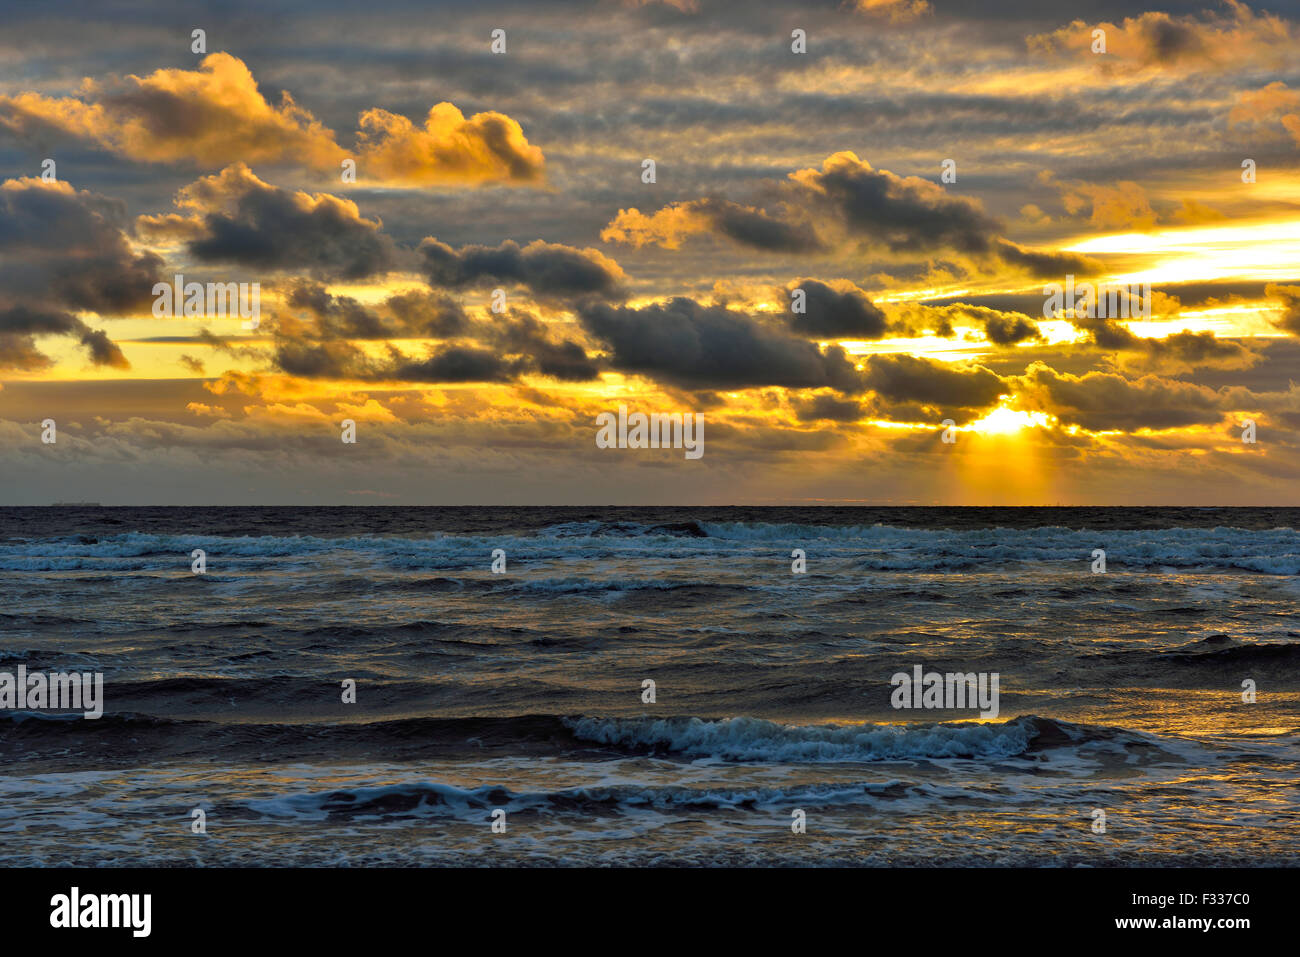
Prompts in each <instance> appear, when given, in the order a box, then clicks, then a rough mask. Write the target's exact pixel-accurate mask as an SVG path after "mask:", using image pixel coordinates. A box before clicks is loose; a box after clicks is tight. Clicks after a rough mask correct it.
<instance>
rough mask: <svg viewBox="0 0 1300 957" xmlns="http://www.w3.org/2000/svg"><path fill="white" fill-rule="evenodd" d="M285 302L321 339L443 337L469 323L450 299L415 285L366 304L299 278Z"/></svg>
mask: <svg viewBox="0 0 1300 957" xmlns="http://www.w3.org/2000/svg"><path fill="white" fill-rule="evenodd" d="M285 304H286V306H287V307H288V308H289V310H290V313H291V314H294V315H301V314H304V313H305V314H306V315H308V316H310V317H311V318H312V319H313V320H314V321H315V323H316V330H315V334H316V335H318V336H319V337H321V338H350V339H390V338H399V337H413V338H414V337H424V336H428V337H432V338H447V337H450V336H455V335H458V334H460V333H461V332H463V331H464V330H465V329H466V328H467V326H468V323H469V320H468V318H467V317H466V315H465V311H464V309H462V308H461V305H460V304H459V303H458V302H456V301H455V300H454V299H452V298H450V297H448V296H446V295H443V294H440V293H436V292H422V291H419V290H413V291H411V292H405V293H399V294H397V295H394V296H390V297H389V298H388V299H386V300H385V301H384V302H383V304H382V305H381V306H380V307H378V308H372V307H370V306H367V305H364V304H363V303H361V302H359V301H357V300H356V299H354V298H352V297H350V296H339V295H332V294H331V293H330V292H329V291H328V290H327V288H326V287H325V286H324V285H323V284H321V283H318V282H313V281H311V280H299V281H298V282H296V283H294V284H293V286H292V287H291V288H290V290H289V293H288V295H287V296H286V297H285Z"/></svg>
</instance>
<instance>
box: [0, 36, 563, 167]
mask: <svg viewBox="0 0 1300 957" xmlns="http://www.w3.org/2000/svg"><path fill="white" fill-rule="evenodd" d="M81 97H82V98H80V99H79V98H76V97H59V98H55V97H46V96H42V95H40V94H38V93H30V92H28V93H21V94H19V95H17V96H0V128H4V129H7V130H8V131H9V132H10V133H12V134H14V135H16V136H17V137H19V138H20V139H23V140H26V141H32V140H44V139H48V138H49V136H50V135H51V134H58V135H62V136H65V137H69V138H73V139H77V140H83V141H87V142H90V143H93V144H95V145H97V146H100V147H102V148H103V149H106V150H110V151H112V152H114V153H118V154H120V155H122V156H125V157H128V158H129V159H132V160H137V161H142V162H149V163H188V164H193V165H195V166H198V167H200V168H204V169H212V168H217V167H221V166H226V165H229V164H233V163H248V164H253V165H262V164H284V165H291V166H295V167H298V168H303V169H308V170H312V171H314V172H316V173H318V174H321V175H328V176H330V177H331V178H338V177H339V175H340V172H341V169H342V162H343V160H344V159H347V158H353V159H355V160H356V163H357V181H358V182H359V183H363V184H365V183H370V184H375V185H389V186H441V185H465V184H476V183H538V182H540V181H541V180H542V178H543V167H544V158H543V156H542V152H541V150H540V149H538V148H537V147H535V146H533V145H532V144H530V143H529V142H528V139H527V137H526V136H525V135H524V133H523V130H522V129H521V128H520V126H519V124H518V123H517V122H516V121H515V120H513V119H511V118H510V117H508V116H505V115H504V114H501V113H496V112H486V113H478V114H475V115H474V116H472V117H470V118H468V119H466V117H465V115H464V114H463V113H462V112H461V111H460V110H459V109H457V108H456V107H455V106H454V105H452V104H451V103H446V102H444V103H438V104H436V105H435V106H433V107H432V108H431V109H430V110H429V113H428V115H427V116H426V117H425V120H424V125H423V126H422V127H417V126H416V125H415V124H414V123H412V122H411V121H410V120H409V119H407V118H406V117H404V116H399V115H397V114H394V113H390V112H388V111H387V110H382V109H378V108H376V109H370V110H366V111H365V112H363V113H362V114H361V115H360V118H359V121H358V122H359V125H360V129H359V130H358V132H357V137H356V138H357V146H356V149H354V150H349V149H346V148H344V147H343V146H340V145H339V143H338V142H337V140H336V137H335V134H334V133H333V131H331V130H330V129H328V128H327V127H326V126H325V125H324V124H323V123H321V121H320V120H318V119H316V117H315V116H313V115H312V114H311V112H310V111H308V110H306V109H304V108H303V107H301V106H299V105H298V104H297V103H296V102H295V101H294V99H293V97H292V96H291V95H290V93H289V92H288V91H284V92H283V93H281V97H280V103H279V104H278V105H272V104H271V103H270V102H268V101H267V99H266V98H265V97H264V96H263V95H262V93H261V91H260V90H259V89H258V86H257V81H256V80H255V79H254V78H253V74H252V72H251V71H250V70H249V69H248V67H247V65H245V63H244V62H243V61H242V60H240V59H239V58H238V57H234V56H231V55H230V54H228V53H212V54H209V55H208V56H206V57H204V58H203V61H202V63H201V64H200V65H199V69H197V70H181V69H160V70H156V71H155V72H153V73H151V74H149V75H148V76H146V77H139V76H135V75H128V76H126V77H122V78H115V79H110V80H108V81H106V82H104V83H99V82H96V81H94V80H89V79H88V80H86V81H85V82H84V83H83V85H82V90H81Z"/></svg>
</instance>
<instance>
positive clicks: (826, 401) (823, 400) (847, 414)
mask: <svg viewBox="0 0 1300 957" xmlns="http://www.w3.org/2000/svg"><path fill="white" fill-rule="evenodd" d="M794 408H795V415H796V416H797V417H798V418H799V420H800V421H801V422H817V421H824V422H856V421H858V420H859V419H861V418H862V417H863V416H864V415H866V410H865V408H864V407H863V405H862V403H861V402H858V401H856V400H854V399H837V398H836V397H835V396H833V395H829V394H826V393H823V394H822V395H815V396H813V397H812V398H810V399H799V400H797V401H796V402H795V405H794Z"/></svg>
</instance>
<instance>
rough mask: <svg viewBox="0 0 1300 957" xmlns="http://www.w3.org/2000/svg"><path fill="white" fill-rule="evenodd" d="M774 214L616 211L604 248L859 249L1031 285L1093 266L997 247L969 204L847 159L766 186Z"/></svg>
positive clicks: (682, 206)
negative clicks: (691, 243) (702, 244)
mask: <svg viewBox="0 0 1300 957" xmlns="http://www.w3.org/2000/svg"><path fill="white" fill-rule="evenodd" d="M767 189H768V192H770V193H773V194H775V196H776V197H778V202H777V203H776V204H775V207H776V208H775V211H774V210H770V209H762V208H759V207H757V206H753V205H750V206H745V205H741V204H738V203H734V202H730V201H726V200H718V199H701V200H692V201H688V202H684V203H675V204H672V205H670V206H666V207H664V208H662V209H660V210H658V211H657V212H655V213H652V214H650V215H646V214H644V213H642V212H640V211H639V210H637V209H635V208H634V209H623V210H620V211H619V213H618V215H617V216H616V217H615V218H614V220H613V221H612V222H610V223H609V225H607V226H606V227H605V229H604V230H603V231H602V232H601V238H602V239H603V240H605V241H607V242H618V243H625V244H629V245H633V246H643V245H647V244H655V245H659V246H663V247H665V248H669V249H672V248H677V247H678V246H680V244H681V243H682V242H683V241H684V240H685V239H687V238H689V237H691V236H695V235H701V234H709V235H715V236H718V237H721V238H724V239H728V240H730V241H732V242H734V243H737V244H739V245H742V246H746V247H749V248H751V249H758V250H762V251H765V252H797V253H813V252H824V251H826V250H841V251H852V250H855V249H866V250H875V251H882V252H886V253H888V254H890V255H892V256H894V257H896V258H912V259H916V258H921V257H936V256H953V255H955V256H957V257H961V258H965V259H967V260H969V261H972V262H974V263H975V264H977V265H979V266H982V267H988V266H991V265H993V264H995V263H999V262H1000V263H1001V264H1002V265H1004V266H1006V267H1009V268H1011V269H1013V270H1017V271H1024V272H1028V273H1031V274H1034V275H1056V274H1062V273H1065V272H1074V273H1077V274H1086V273H1090V272H1092V271H1094V270H1095V269H1096V266H1097V264H1096V263H1094V262H1092V261H1091V260H1089V259H1087V258H1086V257H1083V256H1079V255H1075V254H1072V253H1057V252H1052V251H1040V250H1032V249H1026V248H1024V247H1023V246H1020V245H1018V244H1016V243H1014V242H1011V241H1010V240H1008V239H1006V238H1005V237H1003V236H1002V235H1000V234H1001V231H1002V224H1001V223H1000V222H999V221H998V220H996V219H995V218H993V217H991V216H989V215H988V214H987V213H985V212H984V210H983V208H982V207H981V206H980V205H979V203H977V202H976V201H975V200H972V199H969V198H967V197H964V196H955V195H953V194H951V193H950V192H948V191H947V190H945V189H944V188H943V187H942V186H939V185H937V184H935V183H932V182H930V181H929V180H925V179H921V178H920V177H916V176H908V177H903V176H898V175H896V174H894V173H891V172H890V171H889V170H878V169H873V168H872V167H871V165H870V164H869V163H867V162H866V161H865V160H861V159H859V158H858V156H857V155H856V154H855V153H852V152H849V151H842V152H839V153H834V154H832V155H831V156H829V157H827V158H826V160H825V161H824V162H823V163H822V165H821V167H820V168H808V169H800V170H795V171H794V172H791V173H790V174H789V175H788V177H787V179H786V180H785V181H783V182H781V183H771V184H768V187H767Z"/></svg>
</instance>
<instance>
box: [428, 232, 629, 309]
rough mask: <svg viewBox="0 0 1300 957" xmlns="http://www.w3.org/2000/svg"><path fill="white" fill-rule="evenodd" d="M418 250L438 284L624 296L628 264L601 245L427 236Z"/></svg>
mask: <svg viewBox="0 0 1300 957" xmlns="http://www.w3.org/2000/svg"><path fill="white" fill-rule="evenodd" d="M418 252H419V255H420V258H421V264H422V267H423V271H424V274H425V276H426V277H427V278H428V281H429V284H430V285H431V286H433V287H435V288H443V289H463V288H465V287H468V286H484V285H489V284H493V283H505V284H517V285H521V286H524V287H525V288H527V289H528V290H529V291H530V292H532V293H533V294H534V295H535V296H538V297H541V298H556V297H567V296H584V295H598V296H603V297H606V298H617V297H620V296H621V291H620V285H621V283H622V281H623V270H622V269H621V268H619V265H618V263H616V262H615V261H614V260H612V259H610V258H609V257H608V256H606V255H605V254H604V253H602V252H600V250H598V249H575V248H573V247H572V246H563V245H558V244H555V243H547V242H543V241H541V240H537V241H535V242H532V243H529V244H528V245H527V246H522V247H521V246H520V245H519V244H518V243H516V242H514V241H513V240H506V241H505V242H503V243H501V244H500V245H498V246H478V245H470V246H462V247H460V248H459V249H453V248H452V247H451V246H449V245H447V244H446V243H443V242H439V241H438V240H437V239H434V238H433V237H428V238H426V239H425V240H424V241H423V242H421V243H420V247H419V250H418Z"/></svg>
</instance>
